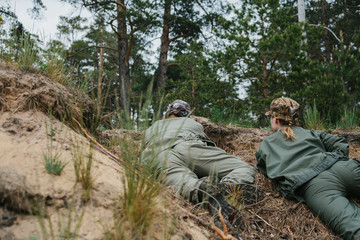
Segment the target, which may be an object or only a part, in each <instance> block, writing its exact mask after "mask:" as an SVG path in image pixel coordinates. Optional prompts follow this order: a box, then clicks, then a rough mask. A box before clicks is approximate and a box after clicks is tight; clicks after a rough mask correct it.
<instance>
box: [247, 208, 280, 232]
mask: <svg viewBox="0 0 360 240" xmlns="http://www.w3.org/2000/svg"><path fill="white" fill-rule="evenodd" d="M250 212H251V213H252V214H254V215H255V216H256V217H258V218H259V219H260V220H261V221H263V222H264V223H265V224H266V225H268V226H269V227H272V228H273V229H275V230H277V231H279V232H281V231H280V230H279V229H277V228H276V227H274V226H272V225H271V224H270V223H268V222H267V221H266V220H265V219H263V218H262V217H260V216H259V215H257V214H256V213H254V212H252V211H250Z"/></svg>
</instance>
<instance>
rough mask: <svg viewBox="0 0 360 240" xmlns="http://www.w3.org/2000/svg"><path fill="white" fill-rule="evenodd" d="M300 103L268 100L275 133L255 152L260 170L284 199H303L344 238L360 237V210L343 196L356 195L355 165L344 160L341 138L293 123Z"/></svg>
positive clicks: (359, 167)
mask: <svg viewBox="0 0 360 240" xmlns="http://www.w3.org/2000/svg"><path fill="white" fill-rule="evenodd" d="M299 109H300V105H299V103H297V102H296V101H294V100H293V99H291V98H286V97H283V98H278V99H275V100H273V101H272V103H271V105H270V111H269V112H267V113H266V115H269V116H270V118H271V119H270V122H271V127H272V129H273V131H274V133H273V134H271V135H269V136H268V137H266V138H265V139H264V141H263V142H262V143H261V145H260V147H259V149H258V151H257V152H256V159H257V167H258V169H259V171H260V172H262V173H263V174H264V175H265V176H267V177H268V178H270V179H273V180H274V181H275V184H276V189H277V190H278V191H279V192H280V193H281V194H282V196H284V197H286V198H293V199H297V200H298V201H303V202H305V203H306V204H307V205H308V207H309V208H310V209H311V210H312V211H313V213H314V214H316V215H318V216H319V218H320V219H321V220H322V221H323V222H325V223H326V224H328V225H329V226H330V227H331V228H332V229H333V230H334V232H335V233H337V234H339V235H340V236H341V237H342V238H344V239H354V238H359V237H360V209H359V208H358V207H357V206H356V205H355V204H353V203H351V202H350V201H349V199H348V197H349V196H356V197H358V198H359V197H360V163H359V162H358V161H357V160H355V159H352V158H349V156H348V154H349V145H348V143H347V141H346V140H345V139H344V138H341V137H338V136H336V135H331V134H328V133H325V132H322V131H318V130H306V129H304V128H302V127H299V126H297V122H298V116H299Z"/></svg>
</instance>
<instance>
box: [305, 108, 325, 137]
mask: <svg viewBox="0 0 360 240" xmlns="http://www.w3.org/2000/svg"><path fill="white" fill-rule="evenodd" d="M304 120H305V127H306V128H308V129H317V130H324V129H325V124H324V121H323V120H322V118H321V116H320V112H319V111H318V110H317V108H316V104H315V102H314V105H313V106H312V107H311V106H309V107H308V108H307V109H306V111H305V116H304Z"/></svg>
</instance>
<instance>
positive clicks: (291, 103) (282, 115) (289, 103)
mask: <svg viewBox="0 0 360 240" xmlns="http://www.w3.org/2000/svg"><path fill="white" fill-rule="evenodd" d="M299 109H300V104H299V103H297V102H296V101H295V100H293V99H291V98H287V97H282V98H277V99H275V100H273V101H272V102H271V104H270V111H268V112H266V113H265V115H270V116H272V117H275V118H277V119H282V120H285V121H287V122H293V123H294V122H296V121H297V119H298V116H299Z"/></svg>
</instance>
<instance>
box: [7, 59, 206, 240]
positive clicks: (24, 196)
mask: <svg viewBox="0 0 360 240" xmlns="http://www.w3.org/2000/svg"><path fill="white" fill-rule="evenodd" d="M50 106H51V109H52V113H53V114H52V115H54V117H50V114H49V109H50ZM69 109H70V110H71V113H72V117H74V118H76V119H77V120H79V121H82V122H84V123H85V124H86V121H87V120H88V119H89V117H88V116H89V114H90V113H91V109H92V107H91V100H89V99H88V98H87V97H86V96H83V95H81V93H78V92H76V91H74V90H69V89H67V88H66V87H64V86H62V85H60V84H58V83H56V82H53V81H51V80H50V79H48V78H46V77H44V76H40V75H37V74H33V73H25V72H21V71H17V70H14V69H10V68H8V67H7V66H6V64H5V63H4V62H1V61H0V239H29V238H30V237H31V236H34V237H37V238H38V239H43V238H44V236H45V235H44V233H43V232H42V230H44V229H45V230H46V232H47V234H48V235H49V234H50V226H49V224H50V223H51V224H52V227H53V231H54V235H55V239H59V237H60V235H61V231H64V229H65V228H66V226H67V225H68V223H69V222H70V223H71V224H70V225H71V226H72V227H71V232H76V231H75V227H76V225H77V224H78V223H79V224H80V230H79V231H78V234H79V235H78V236H77V238H79V239H81V238H83V239H103V238H104V231H105V230H106V229H110V228H111V227H112V226H113V214H114V212H115V209H117V208H118V205H117V203H119V200H120V199H121V198H122V197H123V176H124V169H123V167H122V166H119V165H118V164H116V163H115V162H114V161H113V160H111V159H110V158H109V157H107V156H106V155H104V154H103V153H101V152H100V151H98V150H97V149H95V148H92V149H90V147H89V141H88V140H87V139H86V138H85V137H83V136H82V135H80V134H78V133H77V132H75V131H73V130H72V129H71V128H69V127H68V126H67V125H66V124H64V123H62V122H61V121H59V120H58V119H61V118H62V116H65V115H66V114H68V113H69V112H68V111H69ZM81 113H82V114H81ZM51 130H53V134H52V137H51V134H50V132H51ZM49 150H51V151H52V152H53V154H58V155H59V159H61V160H62V161H64V162H66V163H67V165H66V166H65V168H64V170H63V172H62V173H61V175H60V176H54V175H50V174H48V173H47V171H46V170H45V167H44V154H46V153H47V152H48V151H49ZM74 151H81V152H82V155H83V156H85V159H88V156H89V153H90V151H91V152H92V156H93V167H92V174H93V176H94V183H93V187H92V190H91V198H90V200H89V201H88V202H85V203H84V202H83V201H81V193H82V188H81V185H80V184H76V183H75V171H74V164H73V162H74V157H73V154H74ZM160 198H163V199H160V200H159V201H158V202H159V204H158V205H159V206H157V209H158V212H157V213H156V215H157V216H156V217H157V218H155V219H154V222H153V223H152V224H153V227H152V229H151V232H150V233H149V236H150V237H149V238H150V239H163V236H164V232H168V230H167V229H166V228H171V229H173V230H172V233H171V234H170V235H169V234H168V235H167V236H168V238H171V239H184V238H188V239H207V238H208V237H209V236H210V235H209V233H208V231H207V230H205V229H202V228H201V227H199V226H198V225H197V224H195V222H194V221H193V220H192V219H190V218H188V217H187V216H185V215H184V212H183V211H182V212H181V211H179V210H178V209H177V207H176V206H175V205H174V204H173V205H172V206H170V204H169V202H171V201H174V200H171V201H164V200H166V198H164V197H163V196H161V197H160ZM163 202H168V203H167V205H162V204H163ZM40 203H41V204H43V205H42V206H43V207H42V208H41V209H43V210H44V211H45V212H46V216H47V217H45V218H40V221H39V219H38V218H37V215H36V211H38V210H39V207H38V205H39V204H40ZM82 215H83V217H82ZM167 216H176V217H175V219H167V218H166V217H167ZM172 218H173V217H172ZM157 220H159V221H158V222H157ZM41 221H44V222H45V228H41V227H40V222H41ZM164 221H165V222H167V224H164Z"/></svg>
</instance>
